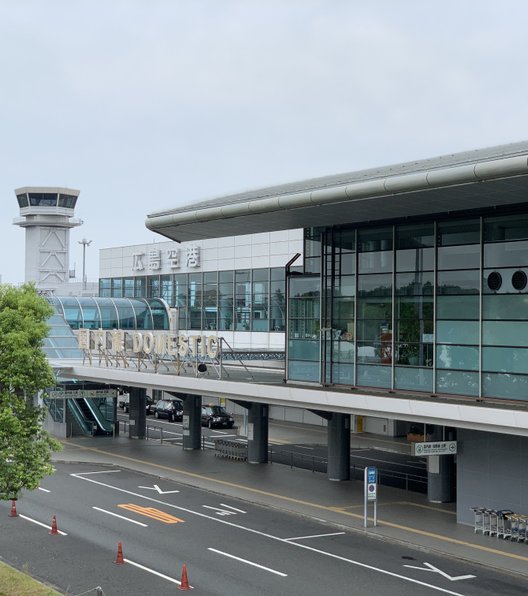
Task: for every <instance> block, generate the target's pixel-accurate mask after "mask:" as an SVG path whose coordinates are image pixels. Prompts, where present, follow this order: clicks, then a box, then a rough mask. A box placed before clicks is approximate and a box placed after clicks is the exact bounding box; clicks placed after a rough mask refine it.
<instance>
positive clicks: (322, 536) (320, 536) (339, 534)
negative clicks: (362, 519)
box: [283, 532, 345, 542]
mask: <svg viewBox="0 0 528 596" xmlns="http://www.w3.org/2000/svg"><path fill="white" fill-rule="evenodd" d="M342 534H345V532H332V533H331V534H313V535H312V536H296V537H295V538H284V539H283V540H284V542H289V541H290V540H308V538H324V537H325V536H341V535H342Z"/></svg>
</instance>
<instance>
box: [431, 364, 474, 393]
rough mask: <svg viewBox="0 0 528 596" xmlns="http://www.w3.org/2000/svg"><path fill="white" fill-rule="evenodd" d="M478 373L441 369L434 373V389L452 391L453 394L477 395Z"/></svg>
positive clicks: (440, 391) (442, 391)
mask: <svg viewBox="0 0 528 596" xmlns="http://www.w3.org/2000/svg"><path fill="white" fill-rule="evenodd" d="M478 377H479V375H478V373H476V372H459V371H441V370H439V371H438V372H437V373H436V390H437V392H438V393H452V394H454V395H456V394H459V395H478V394H479V383H478Z"/></svg>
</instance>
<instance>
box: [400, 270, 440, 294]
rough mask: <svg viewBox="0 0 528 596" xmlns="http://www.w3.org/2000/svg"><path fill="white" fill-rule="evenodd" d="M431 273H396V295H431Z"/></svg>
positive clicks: (432, 280)
mask: <svg viewBox="0 0 528 596" xmlns="http://www.w3.org/2000/svg"><path fill="white" fill-rule="evenodd" d="M433 289H434V275H433V273H432V272H431V273H424V272H423V271H420V272H417V273H398V274H397V275H396V294H397V295H399V296H415V295H428V296H432V295H433Z"/></svg>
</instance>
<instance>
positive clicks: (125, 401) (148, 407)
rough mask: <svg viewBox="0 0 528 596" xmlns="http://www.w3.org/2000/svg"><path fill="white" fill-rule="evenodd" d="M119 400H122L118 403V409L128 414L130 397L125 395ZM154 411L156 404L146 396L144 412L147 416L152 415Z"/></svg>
mask: <svg viewBox="0 0 528 596" xmlns="http://www.w3.org/2000/svg"><path fill="white" fill-rule="evenodd" d="M119 399H120V400H122V401H121V402H120V401H118V405H119V407H120V408H123V411H124V412H126V413H128V412H129V410H130V395H129V394H128V393H125V394H124V395H123V396H120V397H119ZM155 409H156V402H155V401H154V400H153V399H152V397H150V395H147V401H146V404H145V411H146V414H147V416H148V415H149V414H153V413H154V410H155Z"/></svg>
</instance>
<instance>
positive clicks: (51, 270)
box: [13, 186, 83, 292]
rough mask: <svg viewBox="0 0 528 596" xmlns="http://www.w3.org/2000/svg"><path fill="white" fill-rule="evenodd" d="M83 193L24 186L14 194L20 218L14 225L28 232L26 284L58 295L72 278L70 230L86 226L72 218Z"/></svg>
mask: <svg viewBox="0 0 528 596" xmlns="http://www.w3.org/2000/svg"><path fill="white" fill-rule="evenodd" d="M79 193H80V191H78V190H73V189H71V188H55V187H53V188H50V187H44V186H24V187H23V188H17V189H16V190H15V194H16V197H17V200H18V205H19V207H20V217H17V218H15V219H14V220H13V224H14V225H17V226H20V227H21V228H26V272H25V281H34V282H36V284H37V288H39V289H41V290H49V291H52V292H53V291H55V290H57V289H58V288H59V287H60V286H62V285H63V284H67V283H68V280H69V275H70V270H69V266H70V228H75V227H76V226H80V225H81V224H82V223H83V222H82V220H80V219H74V217H73V214H74V210H75V205H76V203H77V199H78V197H79Z"/></svg>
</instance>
